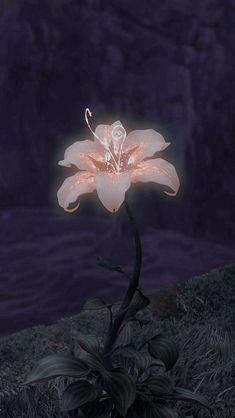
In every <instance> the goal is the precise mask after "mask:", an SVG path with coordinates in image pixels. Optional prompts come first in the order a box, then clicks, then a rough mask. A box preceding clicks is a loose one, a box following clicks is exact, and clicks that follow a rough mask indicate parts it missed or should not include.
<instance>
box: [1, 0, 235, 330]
mask: <svg viewBox="0 0 235 418" xmlns="http://www.w3.org/2000/svg"><path fill="white" fill-rule="evenodd" d="M234 23H235V1H234V0H227V1H226V2H225V1H223V0H198V1H196V2H195V1H193V0H164V1H162V0H154V1H153V0H149V1H148V2H143V1H141V0H136V1H135V2H133V1H129V0H125V1H124V0H119V1H112V0H109V1H108V0H84V1H83V2H79V1H77V0H66V1H65V0H40V1H39V0H18V1H17V0H8V1H6V0H5V1H1V2H0V207H1V209H0V237H1V243H0V263H1V264H0V271H1V281H0V334H4V333H9V332H13V331H15V330H18V329H22V328H24V327H26V326H31V325H34V324H37V323H45V324H46V323H51V322H53V321H54V320H56V319H58V318H60V317H61V316H65V315H69V314H73V313H77V312H78V311H79V310H80V308H81V306H82V303H83V302H85V301H86V300H87V299H88V298H89V297H93V296H100V297H103V299H105V300H106V301H107V302H108V301H113V302H116V301H117V300H119V299H121V298H122V297H123V294H124V293H125V290H126V288H127V282H126V278H124V277H123V276H122V277H120V275H118V273H110V272H108V271H105V270H102V269H101V268H100V267H97V266H96V256H97V255H101V256H102V255H103V256H105V255H106V256H107V255H108V256H110V258H111V259H112V260H114V261H116V259H117V262H118V263H119V261H118V260H119V259H120V261H123V265H124V266H126V268H127V270H128V268H130V271H131V268H132V265H133V254H134V253H133V254H132V252H133V242H132V241H131V235H130V229H128V223H127V220H126V217H125V213H123V209H121V210H120V212H118V213H117V214H115V215H112V214H110V213H108V212H107V211H106V210H105V209H104V208H103V206H102V205H101V203H100V202H99V200H98V198H97V196H96V193H93V194H91V195H87V196H83V197H81V206H80V208H79V210H78V211H77V212H75V213H73V214H67V213H64V212H63V210H62V209H61V208H59V206H58V203H57V197H56V193H57V190H58V188H59V187H60V185H61V184H62V182H63V181H64V179H65V178H66V177H67V176H68V175H72V174H73V172H74V171H73V170H71V169H67V168H62V167H60V166H58V165H57V163H58V160H60V159H63V155H64V150H65V149H66V147H67V146H68V145H71V144H72V143H73V142H75V141H76V140H80V139H81V140H84V139H91V133H90V131H89V130H88V128H87V126H86V123H85V119H84V111H85V108H86V107H89V108H90V110H91V111H92V113H93V117H92V119H91V120H90V123H91V125H92V127H93V129H94V128H95V127H96V126H97V125H98V124H100V123H113V122H114V121H115V120H117V119H118V120H121V122H122V123H123V125H124V127H125V128H126V131H127V132H129V131H131V130H133V129H147V128H153V129H155V130H157V131H158V132H160V133H161V134H162V135H163V136H164V137H165V139H166V141H169V142H171V146H170V147H169V148H167V150H165V151H164V152H163V154H162V155H161V156H162V158H165V159H167V160H168V161H170V162H171V163H172V164H174V166H175V167H176V170H177V172H178V175H179V177H180V181H181V187H180V190H179V192H178V194H177V196H176V197H174V198H172V197H169V196H166V195H165V194H164V193H163V188H162V187H160V186H158V185H157V184H155V183H148V184H144V186H143V184H141V183H139V184H137V185H135V186H132V189H131V191H130V193H129V196H130V202H131V205H132V208H133V213H134V215H135V217H136V219H137V222H138V225H139V227H140V231H141V234H142V235H141V236H142V244H143V252H144V267H143V274H142V283H143V290H144V291H145V292H146V293H149V292H153V291H154V290H155V289H158V288H161V287H165V286H166V285H167V284H169V283H174V282H179V281H182V280H183V279H186V278H188V277H189V276H192V275H196V274H199V273H203V272H206V271H209V270H210V269H211V268H214V267H218V266H221V265H224V264H226V263H232V262H234V241H235V219H234V216H235V215H234V214H235V210H234V209H235V111H234V109H235V96H234V91H235V77H234V69H235V29H234V27H235V25H234ZM129 251H130V254H129ZM104 258H105V257H104ZM110 278H112V279H110Z"/></svg>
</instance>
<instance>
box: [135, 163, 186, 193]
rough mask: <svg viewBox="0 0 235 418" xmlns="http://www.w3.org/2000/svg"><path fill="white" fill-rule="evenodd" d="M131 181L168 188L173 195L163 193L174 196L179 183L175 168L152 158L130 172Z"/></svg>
mask: <svg viewBox="0 0 235 418" xmlns="http://www.w3.org/2000/svg"><path fill="white" fill-rule="evenodd" d="M131 181H132V182H133V183H136V182H137V181H141V182H148V181H154V182H156V183H159V184H163V185H165V186H168V187H170V188H171V189H172V190H173V193H170V192H165V193H166V194H168V195H172V196H175V195H176V194H177V192H178V189H179V186H180V182H179V177H178V175H177V173H176V170H175V167H174V166H173V165H172V164H170V163H168V161H166V160H163V159H162V158H154V159H152V160H146V161H142V162H141V163H139V165H138V168H137V169H135V170H133V171H132V176H131Z"/></svg>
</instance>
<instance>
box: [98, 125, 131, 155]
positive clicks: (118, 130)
mask: <svg viewBox="0 0 235 418" xmlns="http://www.w3.org/2000/svg"><path fill="white" fill-rule="evenodd" d="M97 137H98V138H99V140H100V141H101V142H102V143H103V145H104V147H105V148H106V149H108V148H111V150H113V151H114V152H115V153H117V152H118V150H119V143H121V142H122V139H123V138H124V139H125V137H126V131H125V128H124V126H123V125H122V123H121V122H120V120H117V121H116V122H114V123H113V124H112V125H98V126H97V127H96V129H95V141H96V142H99V140H98V138H97Z"/></svg>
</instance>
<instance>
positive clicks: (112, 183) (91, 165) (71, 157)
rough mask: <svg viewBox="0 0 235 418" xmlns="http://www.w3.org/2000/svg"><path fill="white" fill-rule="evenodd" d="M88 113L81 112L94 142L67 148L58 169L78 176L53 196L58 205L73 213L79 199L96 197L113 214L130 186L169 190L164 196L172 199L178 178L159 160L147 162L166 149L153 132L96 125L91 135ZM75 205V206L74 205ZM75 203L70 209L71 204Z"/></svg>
mask: <svg viewBox="0 0 235 418" xmlns="http://www.w3.org/2000/svg"><path fill="white" fill-rule="evenodd" d="M88 115H89V116H90V117H91V116H92V113H91V111H90V110H89V109H88V108H87V109H86V110H85V120H86V123H87V125H88V127H89V129H90V131H91V132H92V134H93V135H94V140H84V141H77V142H75V143H74V144H72V145H70V146H69V147H68V148H67V149H66V151H65V154H64V160H62V161H59V163H58V164H59V165H62V166H65V167H71V166H72V165H75V166H76V167H77V168H78V172H77V173H76V174H75V175H73V176H70V177H68V178H67V179H66V180H65V181H64V182H63V184H62V186H61V187H60V189H59V190H58V192H57V197H58V202H59V205H60V206H61V207H62V208H64V210H66V211H68V212H74V211H75V210H76V209H77V208H78V207H79V205H80V203H79V202H78V198H79V196H81V195H83V194H86V193H92V192H94V191H95V190H96V191H97V195H98V197H99V199H100V201H101V202H102V204H103V205H104V207H105V208H106V209H107V210H108V211H110V212H117V210H118V209H119V208H120V206H121V205H122V203H123V201H124V199H125V193H126V191H127V190H128V189H129V188H130V186H131V183H136V182H149V181H151V182H155V183H158V184H161V185H164V186H166V187H167V188H170V189H171V190H172V191H171V192H168V191H165V193H166V194H168V195H171V196H175V195H176V194H177V192H178V189H179V185H180V182H179V178H178V175H177V173H176V170H175V168H174V166H173V165H172V164H170V163H169V162H168V161H166V160H164V159H162V158H151V157H153V156H154V154H155V153H156V152H159V151H163V150H164V149H165V148H167V147H168V146H169V145H170V142H166V141H165V139H164V138H163V136H162V135H161V134H160V133H158V132H156V131H155V130H153V129H144V130H134V131H132V132H130V133H129V134H128V135H127V134H126V131H125V128H124V127H123V125H122V123H121V122H120V121H116V122H114V123H113V124H112V125H98V126H97V127H96V129H95V132H94V131H93V130H92V128H91V126H90V123H89V121H88ZM76 202H77V203H76ZM74 203H76V205H75V206H74V207H73V208H70V206H71V205H72V204H74Z"/></svg>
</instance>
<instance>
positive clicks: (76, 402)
mask: <svg viewBox="0 0 235 418" xmlns="http://www.w3.org/2000/svg"><path fill="white" fill-rule="evenodd" d="M99 395H101V392H100V391H99V390H98V389H97V387H96V386H95V385H93V384H91V383H90V382H88V381H87V380H85V379H81V380H79V381H77V382H74V383H71V384H70V385H69V386H68V387H67V388H66V389H65V391H64V393H63V398H62V408H61V409H62V410H63V411H71V410H73V409H76V408H79V407H80V406H82V405H84V404H86V403H88V402H92V401H94V400H95V399H97V398H98V396H99Z"/></svg>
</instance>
